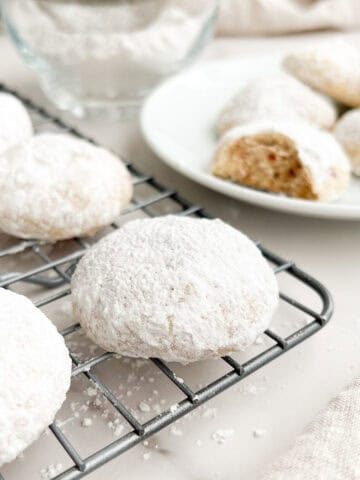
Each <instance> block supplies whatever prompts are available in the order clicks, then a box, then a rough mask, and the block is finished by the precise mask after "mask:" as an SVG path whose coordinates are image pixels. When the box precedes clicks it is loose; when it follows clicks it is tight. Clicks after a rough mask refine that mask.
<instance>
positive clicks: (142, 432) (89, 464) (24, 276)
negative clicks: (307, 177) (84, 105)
mask: <svg viewBox="0 0 360 480" xmlns="http://www.w3.org/2000/svg"><path fill="white" fill-rule="evenodd" d="M0 91H3V92H8V93H11V94H13V95H15V96H16V97H18V98H19V99H20V100H21V101H22V102H23V104H24V105H25V106H26V107H27V108H28V110H29V112H30V114H31V117H32V119H33V122H34V126H35V130H36V131H44V130H49V129H50V130H52V131H54V130H55V131H58V132H63V133H64V132H67V133H70V134H72V135H75V136H76V137H79V138H82V139H85V140H87V141H89V142H91V143H95V142H94V141H93V140H92V139H90V138H87V137H86V136H85V135H83V134H82V133H81V132H79V131H78V130H77V129H75V128H72V127H70V126H68V125H67V124H65V123H64V122H63V121H62V120H60V119H59V118H55V117H54V116H52V115H51V114H49V113H48V112H46V111H45V110H44V109H43V108H41V107H39V106H37V105H35V104H34V103H33V102H31V101H30V100H28V99H26V98H24V97H23V96H22V95H19V94H18V93H17V92H15V91H13V90H12V89H10V88H8V87H6V86H5V85H2V84H0ZM127 168H128V169H129V171H130V173H131V174H132V177H133V183H134V187H135V188H134V190H135V194H134V198H133V200H132V203H131V205H130V206H129V208H128V209H127V210H126V211H125V212H124V213H123V215H122V217H121V219H120V220H119V222H116V223H114V224H113V225H112V226H111V228H112V229H116V228H120V227H121V223H124V221H127V219H128V218H131V217H132V216H133V215H134V214H136V213H137V214H141V215H142V216H146V217H153V216H156V215H162V214H169V213H174V214H179V215H189V216H190V215H191V216H194V217H199V218H204V217H206V218H211V217H210V216H209V215H208V214H207V213H206V212H204V210H203V209H202V208H201V207H199V206H196V205H192V204H191V203H189V202H188V201H186V200H185V199H184V198H182V197H181V196H180V195H179V194H178V193H177V192H175V191H174V190H171V189H168V188H166V187H164V186H162V185H161V184H160V183H158V182H157V181H156V179H154V178H153V177H152V176H149V175H146V174H143V173H142V172H141V171H140V170H138V168H137V167H135V166H134V165H133V164H132V163H127ZM144 186H145V187H146V188H145V193H144V188H142V187H144ZM140 190H141V191H142V193H139V192H140ZM105 233H106V232H105ZM96 239H97V237H96V238H95V240H93V241H96ZM14 242H16V243H14V244H12V245H11V246H10V247H8V248H5V249H3V250H1V251H0V259H2V258H5V257H6V259H7V260H8V259H9V258H10V259H12V260H13V263H14V265H17V267H18V268H19V264H20V263H18V264H17V263H16V261H17V259H18V257H19V256H21V255H22V254H23V252H27V254H30V255H32V256H34V257H36V259H37V261H40V262H41V263H40V265H39V266H36V267H35V268H29V269H28V270H26V271H7V272H6V273H2V274H1V275H0V286H1V287H4V288H9V289H15V290H16V287H18V289H20V290H21V288H22V286H24V285H29V284H30V285H32V286H36V287H37V288H39V289H40V292H42V294H41V297H40V298H37V299H36V301H34V299H33V298H31V299H32V300H33V301H34V303H35V305H36V306H37V307H39V308H43V307H45V306H46V305H49V304H51V303H52V302H56V301H58V300H59V299H62V298H65V297H67V296H68V295H70V279H71V274H72V272H73V271H74V269H75V267H76V263H77V261H78V260H79V259H80V258H81V257H82V256H83V255H84V253H85V251H86V249H87V248H88V247H89V246H90V245H91V242H92V239H86V240H84V239H74V240H73V241H71V248H70V251H67V253H66V254H63V255H61V256H60V257H59V258H56V259H53V258H51V256H50V255H49V254H47V253H46V251H45V250H46V244H44V243H42V242H39V241H36V240H30V241H18V240H14ZM60 243H61V242H60ZM68 243H69V242H68ZM258 247H259V249H260V250H261V252H262V253H263V255H264V256H265V258H266V259H267V260H268V261H269V262H270V263H271V264H272V265H273V268H274V271H275V273H276V274H280V273H282V274H286V275H288V276H291V277H292V278H293V279H295V280H296V282H297V284H298V286H299V285H302V287H306V288H307V289H310V290H312V291H313V292H315V294H316V296H317V297H318V300H319V309H318V311H315V309H313V308H310V307H309V306H308V305H306V304H305V303H302V302H301V301H299V300H297V299H295V298H293V296H291V295H288V294H285V293H280V299H281V301H282V302H285V303H287V304H288V305H290V307H291V308H290V309H294V310H296V311H297V312H301V314H302V315H304V314H305V315H306V316H307V318H308V321H307V322H306V324H305V325H303V326H301V327H300V328H298V329H296V330H294V331H292V332H290V334H288V335H286V336H284V335H281V334H280V333H278V332H276V331H275V330H274V329H268V330H266V331H265V332H264V335H265V336H266V337H267V338H268V339H269V340H271V345H270V346H269V347H267V348H266V349H265V350H264V351H262V352H261V353H258V354H257V355H254V356H252V357H251V358H249V359H247V360H246V361H245V362H240V361H238V360H236V359H235V358H234V356H231V357H230V356H225V357H223V358H222V359H219V360H218V361H219V362H225V364H226V367H228V368H229V370H228V371H227V372H226V373H225V374H224V375H221V376H220V377H219V378H216V379H215V380H213V381H211V382H209V383H208V384H206V385H205V386H203V387H202V388H200V389H197V390H196V389H193V388H191V387H190V386H189V385H188V384H187V383H186V382H185V381H184V380H182V379H181V378H179V377H178V376H177V375H176V373H175V371H174V369H173V368H171V367H170V366H169V365H167V364H166V363H165V362H163V361H161V360H160V359H156V358H153V359H150V360H148V362H152V364H153V366H154V367H156V369H159V370H160V372H161V375H162V374H163V375H164V376H166V377H167V379H168V381H169V382H171V384H172V385H173V386H175V387H176V389H177V390H178V393H180V394H181V395H182V399H181V400H180V401H179V402H178V403H177V404H176V406H175V408H167V409H165V410H164V411H161V412H158V413H157V414H156V415H154V416H152V417H151V418H149V419H148V420H147V421H146V422H140V421H139V420H138V419H137V418H136V416H135V415H134V414H133V412H132V411H131V409H128V408H127V407H126V406H125V404H124V402H123V401H121V400H120V399H119V398H118V396H117V395H116V394H115V393H114V392H113V391H112V390H111V388H110V387H109V385H107V383H106V382H105V381H103V380H101V379H100V377H99V375H97V374H96V373H95V372H94V368H95V367H96V366H99V365H102V364H104V365H105V364H106V363H107V362H108V361H109V359H111V358H115V359H116V361H118V362H121V361H122V359H121V358H118V357H117V356H114V355H113V354H112V353H108V352H99V353H98V354H96V355H93V356H90V357H89V358H87V359H85V360H82V359H81V358H80V357H79V355H78V354H77V353H76V352H74V351H71V348H70V355H71V358H72V362H73V369H72V377H73V379H74V378H76V377H79V376H84V377H86V379H87V381H89V382H90V384H92V385H93V386H94V387H95V388H96V389H97V391H98V392H100V395H101V396H102V397H103V398H104V400H106V401H107V402H109V404H111V405H112V407H114V409H115V410H116V412H117V414H119V415H120V416H122V417H123V419H125V421H126V422H127V423H128V425H129V426H130V431H128V432H127V433H126V434H124V435H123V436H121V437H120V438H117V439H116V440H114V441H110V442H109V443H108V444H105V445H103V446H102V447H101V448H99V449H98V450H97V451H95V452H94V453H92V454H91V455H88V456H86V457H85V458H83V457H82V456H81V455H80V453H79V452H78V449H76V448H75V446H74V445H73V444H72V442H71V441H70V439H69V438H68V436H67V435H66V434H65V433H64V431H63V430H62V428H61V426H59V424H58V423H57V422H54V423H53V424H52V425H50V427H49V429H50V431H51V432H52V434H53V435H54V436H55V439H56V440H57V441H58V442H59V444H60V446H61V448H62V449H63V450H64V451H65V452H66V454H67V455H68V457H70V459H71V466H70V467H69V468H67V469H66V470H65V471H63V472H61V473H58V472H57V473H56V475H55V476H54V477H53V478H54V480H55V479H56V480H75V479H79V478H82V477H84V476H86V475H87V474H89V473H90V472H93V471H94V470H96V469H97V468H99V467H101V466H102V465H104V464H105V463H107V462H109V461H110V460H112V459H114V458H115V457H117V456H119V455H120V454H122V453H124V452H125V451H127V450H129V449H130V448H131V447H133V446H135V445H137V444H139V443H140V442H142V441H144V440H145V439H146V438H148V437H150V436H152V435H153V434H155V433H157V432H158V431H160V430H161V429H163V428H164V427H167V426H169V425H170V424H172V423H173V422H175V421H176V420H178V419H179V418H180V417H182V416H184V415H186V414H188V413H189V412H192V411H193V410H194V409H197V408H198V407H199V406H200V405H202V404H203V403H205V402H207V401H208V400H210V399H211V398H213V397H215V396H216V395H218V394H220V393H221V392H223V391H224V390H226V389H228V388H229V387H231V386H233V385H234V384H236V383H237V382H240V381H241V380H243V379H244V378H245V377H247V376H249V375H251V374H252V373H253V372H255V371H256V370H258V369H260V368H261V367H263V366H265V365H266V364H268V363H269V362H271V361H272V360H274V359H275V358H277V357H279V356H281V355H283V354H284V353H286V352H288V351H289V350H290V349H291V348H293V347H295V346H296V345H298V344H299V343H301V342H303V341H304V340H306V339H307V338H308V337H310V336H311V335H313V334H314V333H316V332H318V331H319V330H320V329H321V328H323V326H324V325H325V324H326V323H327V322H328V320H329V319H330V318H331V315H332V312H333V302H332V299H331V295H330V293H329V292H328V291H327V289H326V288H325V287H324V286H323V285H322V284H321V283H320V282H319V281H317V280H316V279H314V278H313V277H311V276H310V275H308V274H307V273H306V272H304V271H303V270H301V269H300V268H298V267H297V266H296V265H295V263H294V262H291V261H287V260H284V259H283V258H281V257H280V256H278V255H276V254H275V253H272V252H271V251H269V250H268V249H267V248H265V247H264V246H262V245H261V244H258ZM67 248H69V247H67ZM29 296H30V297H31V295H29ZM79 329H80V327H79V325H78V324H72V325H70V326H68V327H67V328H65V329H64V330H63V331H62V332H61V333H62V335H63V336H64V337H65V339H66V338H67V337H69V336H71V335H72V334H73V333H74V332H76V331H78V330H79ZM164 378H165V377H164ZM0 480H5V479H4V477H2V475H1V473H0Z"/></svg>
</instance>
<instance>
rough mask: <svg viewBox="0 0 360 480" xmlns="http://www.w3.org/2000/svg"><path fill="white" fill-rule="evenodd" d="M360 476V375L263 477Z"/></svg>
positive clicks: (346, 479) (322, 479) (355, 479)
mask: <svg viewBox="0 0 360 480" xmlns="http://www.w3.org/2000/svg"><path fill="white" fill-rule="evenodd" d="M359 479H360V377H358V378H357V379H356V380H355V381H354V382H353V383H352V384H351V385H350V386H349V387H347V388H346V389H345V390H344V391H343V392H342V393H340V394H339V395H338V396H337V397H335V398H334V399H333V400H331V402H330V403H329V405H328V406H327V407H326V408H325V410H324V411H323V412H322V413H321V414H320V415H319V416H318V417H317V418H316V419H315V420H314V421H313V422H312V423H311V424H310V425H309V426H308V427H307V428H306V429H305V431H304V432H303V433H302V434H301V435H299V436H298V438H297V439H296V440H295V443H294V445H293V447H292V448H291V449H290V450H289V451H288V452H287V453H285V455H284V456H282V457H280V459H279V460H277V461H275V462H274V463H273V464H272V465H270V467H269V468H268V469H267V473H265V475H264V476H263V477H262V480H359Z"/></svg>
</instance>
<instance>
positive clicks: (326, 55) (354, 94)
mask: <svg viewBox="0 0 360 480" xmlns="http://www.w3.org/2000/svg"><path fill="white" fill-rule="evenodd" d="M283 63H284V67H285V68H286V69H287V70H288V71H289V72H290V73H292V74H293V75H295V77H297V78H298V79H299V80H302V81H303V82H305V83H306V84H308V85H310V86H311V87H313V88H315V89H317V90H319V91H320V92H323V93H325V94H326V95H329V96H330V97H332V98H334V99H336V100H338V101H339V102H342V103H344V104H345V105H349V106H350V107H356V106H359V105H360V51H359V50H358V49H356V48H355V47H354V46H352V45H350V44H348V43H346V42H343V41H335V42H328V43H325V44H320V45H316V46H311V47H307V48H305V49H303V50H300V51H298V52H294V53H291V54H289V55H288V56H287V57H285V59H284V62H283Z"/></svg>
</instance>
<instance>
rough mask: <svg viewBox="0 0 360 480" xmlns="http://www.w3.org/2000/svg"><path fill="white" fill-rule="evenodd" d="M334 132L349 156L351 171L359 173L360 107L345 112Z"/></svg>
mask: <svg viewBox="0 0 360 480" xmlns="http://www.w3.org/2000/svg"><path fill="white" fill-rule="evenodd" d="M334 133H335V137H336V138H337V140H338V141H339V142H340V144H341V145H342V146H343V148H344V150H345V152H346V153H347V154H348V156H349V159H350V161H351V164H352V171H353V173H355V175H360V108H358V109H355V110H350V111H349V112H347V113H345V115H343V116H342V117H341V118H340V120H339V121H338V122H337V124H336V126H335V131H334Z"/></svg>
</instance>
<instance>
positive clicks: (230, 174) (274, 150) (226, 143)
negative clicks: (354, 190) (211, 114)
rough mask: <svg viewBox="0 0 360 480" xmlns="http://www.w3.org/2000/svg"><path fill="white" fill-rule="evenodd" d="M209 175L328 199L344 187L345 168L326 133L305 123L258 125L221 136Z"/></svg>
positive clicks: (347, 167) (340, 153)
mask: <svg viewBox="0 0 360 480" xmlns="http://www.w3.org/2000/svg"><path fill="white" fill-rule="evenodd" d="M212 172H213V174H214V175H216V176H218V177H220V178H223V179H226V180H231V181H233V182H236V183H240V184H242V185H246V186H249V187H254V188H258V189H261V190H267V191H270V192H275V193H282V194H285V195H288V196H290V197H296V198H301V199H306V200H323V201H330V200H335V199H337V198H338V197H339V196H340V195H341V193H342V192H343V191H344V190H345V189H346V188H347V186H348V183H349V178H350V165H349V162H348V159H347V157H346V155H345V154H344V152H343V150H342V148H341V147H340V145H339V144H338V143H337V142H336V140H335V139H334V138H333V136H332V135H331V134H330V133H327V132H324V131H321V130H319V129H317V128H315V127H311V126H309V125H308V124H305V123H291V124H289V123H284V122H278V123H276V122H273V123H270V122H267V123H266V122H265V123H264V122H259V123H253V124H249V125H246V126H245V125H244V126H240V127H236V128H234V129H233V130H230V132H228V133H227V134H226V135H225V136H224V137H223V138H222V140H221V141H220V143H219V146H218V149H217V151H216V154H215V158H214V161H213V166H212Z"/></svg>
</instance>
